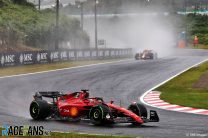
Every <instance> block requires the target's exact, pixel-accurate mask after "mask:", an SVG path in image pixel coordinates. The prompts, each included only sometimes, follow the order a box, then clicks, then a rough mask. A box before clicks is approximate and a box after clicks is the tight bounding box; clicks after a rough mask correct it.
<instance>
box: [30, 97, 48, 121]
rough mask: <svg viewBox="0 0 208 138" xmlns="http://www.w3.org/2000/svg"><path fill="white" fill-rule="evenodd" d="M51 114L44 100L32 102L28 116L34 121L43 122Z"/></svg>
mask: <svg viewBox="0 0 208 138" xmlns="http://www.w3.org/2000/svg"><path fill="white" fill-rule="evenodd" d="M50 114H51V106H50V105H49V104H48V103H47V102H46V101H44V100H34V101H32V103H31V104H30V115H31V117H32V118H33V119H34V120H44V119H46V118H47V117H49V115H50Z"/></svg>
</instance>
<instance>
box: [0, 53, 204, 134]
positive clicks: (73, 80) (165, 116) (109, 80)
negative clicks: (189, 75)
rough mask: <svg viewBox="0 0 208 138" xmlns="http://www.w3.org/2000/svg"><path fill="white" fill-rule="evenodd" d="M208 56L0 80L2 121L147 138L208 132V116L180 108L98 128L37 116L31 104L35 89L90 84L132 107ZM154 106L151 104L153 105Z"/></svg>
mask: <svg viewBox="0 0 208 138" xmlns="http://www.w3.org/2000/svg"><path fill="white" fill-rule="evenodd" d="M207 58H208V51H207V52H206V51H201V50H196V51H193V50H187V51H183V52H177V54H174V55H172V56H168V57H164V58H161V59H158V60H149V61H135V60H133V59H132V60H129V61H124V62H120V63H113V64H105V65H97V66H91V67H84V68H78V69H70V70H63V71H55V72H48V73H42V74H35V75H27V76H18V77H12V78H3V79H0V125H2V124H5V123H7V124H12V125H43V126H45V128H46V129H50V130H60V131H70V132H82V133H98V134H113V135H131V136H147V137H186V135H189V134H191V135H203V136H206V137H208V116H201V115H193V114H186V113H177V112H172V111H165V110H161V109H155V110H157V112H158V113H159V116H160V120H161V121H160V122H159V123H148V124H144V125H142V126H140V127H134V126H132V125H130V124H117V125H113V126H104V127H95V126H93V125H91V124H90V123H88V122H84V121H82V122H80V123H72V122H64V121H52V120H50V121H40V122H37V121H33V120H32V119H31V118H30V116H29V111H28V109H29V105H30V102H31V101H32V95H33V94H34V92H36V91H44V90H45V91H49V90H59V91H64V92H66V91H68V90H71V91H77V90H80V89H81V88H85V89H90V90H91V92H90V93H91V95H92V96H99V97H101V96H102V97H104V100H105V101H110V100H112V99H113V100H114V101H116V103H119V101H120V100H121V103H122V105H123V106H125V107H127V106H128V105H129V103H130V102H132V101H138V97H140V96H141V95H142V94H143V93H144V92H145V91H146V90H148V89H150V88H152V87H153V86H155V85H157V84H158V83H160V82H162V81H164V80H166V79H168V78H169V77H171V76H173V75H175V74H177V73H178V72H180V71H182V70H184V69H185V68H187V67H189V66H192V65H194V64H196V63H198V62H200V61H202V60H204V59H207ZM148 109H151V107H148Z"/></svg>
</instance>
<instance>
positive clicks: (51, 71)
mask: <svg viewBox="0 0 208 138" xmlns="http://www.w3.org/2000/svg"><path fill="white" fill-rule="evenodd" d="M130 60H132V59H125V60H119V61H112V62H105V63H97V64H89V65H83V66H76V67H69V68H61V69H55V70H47V71H40V72H34V73H25V74H18V75H10V76H3V77H0V79H4V78H11V77H19V76H27V75H34V74H41V73H48V72H55V71H63V70H70V69H77V68H84V67H91V66H96V65H104V64H111V63H119V62H123V61H130Z"/></svg>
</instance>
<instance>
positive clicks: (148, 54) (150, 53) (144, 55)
mask: <svg viewBox="0 0 208 138" xmlns="http://www.w3.org/2000/svg"><path fill="white" fill-rule="evenodd" d="M157 58H158V56H157V52H155V51H154V50H144V51H143V52H141V53H136V54H135V59H136V60H140V59H144V60H145V59H157Z"/></svg>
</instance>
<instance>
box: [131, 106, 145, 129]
mask: <svg viewBox="0 0 208 138" xmlns="http://www.w3.org/2000/svg"><path fill="white" fill-rule="evenodd" d="M128 110H130V111H132V112H133V113H135V114H136V115H138V116H140V117H141V118H142V119H147V115H148V114H147V109H146V107H145V106H144V105H143V104H139V103H136V104H131V105H130V106H129V107H128ZM132 124H133V125H140V124H139V123H137V122H133V123H132Z"/></svg>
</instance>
